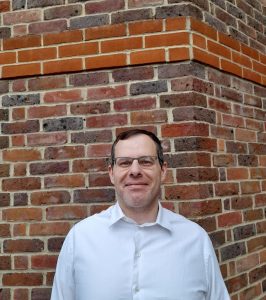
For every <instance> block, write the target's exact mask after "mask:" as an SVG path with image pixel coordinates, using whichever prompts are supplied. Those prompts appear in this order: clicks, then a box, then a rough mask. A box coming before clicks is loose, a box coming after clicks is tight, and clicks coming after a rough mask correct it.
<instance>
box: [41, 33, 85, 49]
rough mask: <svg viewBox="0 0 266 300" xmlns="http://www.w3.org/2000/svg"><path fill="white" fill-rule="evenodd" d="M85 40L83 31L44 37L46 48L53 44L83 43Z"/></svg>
mask: <svg viewBox="0 0 266 300" xmlns="http://www.w3.org/2000/svg"><path fill="white" fill-rule="evenodd" d="M82 39H83V36H82V31H81V30H70V31H64V32H55V33H45V34H44V35H43V44H44V46H47V45H53V44H63V43H73V42H81V41H82Z"/></svg>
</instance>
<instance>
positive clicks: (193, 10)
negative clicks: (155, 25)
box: [155, 4, 203, 20]
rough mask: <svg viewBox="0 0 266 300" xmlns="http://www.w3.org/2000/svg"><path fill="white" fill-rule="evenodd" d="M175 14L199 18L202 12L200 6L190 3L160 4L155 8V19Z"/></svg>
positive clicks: (174, 15)
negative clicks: (160, 5)
mask: <svg viewBox="0 0 266 300" xmlns="http://www.w3.org/2000/svg"><path fill="white" fill-rule="evenodd" d="M176 16H192V17H195V18H197V19H199V20H201V19H202V17H203V14H202V11H201V9H200V8H198V7H197V6H194V5H191V4H180V5H171V6H162V7H157V8H156V13H155V17H156V19H167V18H169V17H176Z"/></svg>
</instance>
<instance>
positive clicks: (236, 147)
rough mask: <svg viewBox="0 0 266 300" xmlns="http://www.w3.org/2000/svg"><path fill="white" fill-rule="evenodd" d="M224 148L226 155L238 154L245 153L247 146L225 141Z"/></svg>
mask: <svg viewBox="0 0 266 300" xmlns="http://www.w3.org/2000/svg"><path fill="white" fill-rule="evenodd" d="M226 148H227V152H228V153H238V154H245V153H247V145H246V144H244V143H240V142H232V141H227V142H226Z"/></svg>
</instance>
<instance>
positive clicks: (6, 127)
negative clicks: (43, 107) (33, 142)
mask: <svg viewBox="0 0 266 300" xmlns="http://www.w3.org/2000/svg"><path fill="white" fill-rule="evenodd" d="M39 126H40V125H39V121H38V120H29V121H23V122H13V123H2V133H4V134H19V133H30V132H38V131H39Z"/></svg>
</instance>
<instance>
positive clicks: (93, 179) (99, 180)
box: [89, 173, 112, 187]
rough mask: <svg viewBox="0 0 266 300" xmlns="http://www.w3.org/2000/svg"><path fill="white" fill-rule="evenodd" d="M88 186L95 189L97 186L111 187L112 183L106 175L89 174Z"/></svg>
mask: <svg viewBox="0 0 266 300" xmlns="http://www.w3.org/2000/svg"><path fill="white" fill-rule="evenodd" d="M89 185H90V187H97V186H102V187H107V186H112V183H111V181H110V178H109V174H108V173H104V174H103V173H101V174H97V173H90V174H89Z"/></svg>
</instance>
